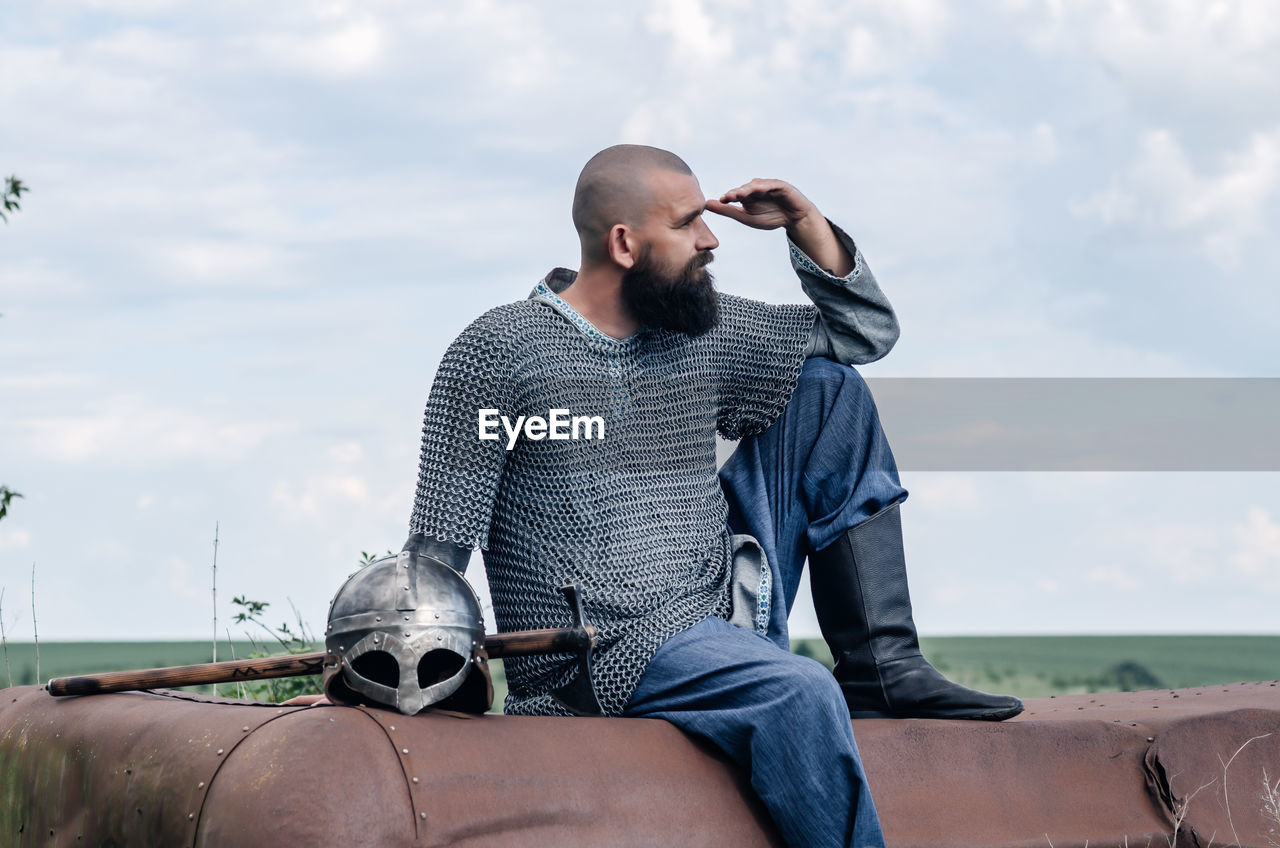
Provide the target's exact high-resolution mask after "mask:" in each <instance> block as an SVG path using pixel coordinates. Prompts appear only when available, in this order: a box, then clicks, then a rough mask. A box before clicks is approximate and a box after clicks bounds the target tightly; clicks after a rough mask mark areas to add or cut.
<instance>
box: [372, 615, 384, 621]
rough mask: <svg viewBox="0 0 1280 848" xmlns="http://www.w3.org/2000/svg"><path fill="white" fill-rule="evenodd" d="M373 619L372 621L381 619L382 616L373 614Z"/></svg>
mask: <svg viewBox="0 0 1280 848" xmlns="http://www.w3.org/2000/svg"><path fill="white" fill-rule="evenodd" d="M373 620H374V621H382V616H380V615H375V616H374V617H373Z"/></svg>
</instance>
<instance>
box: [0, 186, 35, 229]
mask: <svg viewBox="0 0 1280 848" xmlns="http://www.w3.org/2000/svg"><path fill="white" fill-rule="evenodd" d="M28 191H30V189H29V188H27V186H26V185H25V184H24V183H23V182H22V180H20V179H18V178H17V177H14V176H9V177H5V180H4V192H3V193H0V206H3V207H4V208H3V210H0V221H4V222H5V223H6V224H7V223H9V213H10V212H17V211H19V210H21V209H22V207H21V206H20V205H19V204H18V201H19V199H20V198H21V197H22V195H23V193H24V192H28Z"/></svg>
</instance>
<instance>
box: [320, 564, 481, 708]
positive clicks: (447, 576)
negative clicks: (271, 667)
mask: <svg viewBox="0 0 1280 848" xmlns="http://www.w3.org/2000/svg"><path fill="white" fill-rule="evenodd" d="M325 648H326V650H327V651H328V653H329V657H327V658H326V662H325V669H324V690H325V694H326V695H327V696H328V697H329V698H330V700H332V701H335V702H338V703H373V704H378V705H381V706H387V707H393V708H395V709H397V710H399V711H400V712H401V713H404V714H405V715H413V714H415V713H418V712H420V711H422V710H423V709H426V708H427V707H431V706H437V705H439V706H443V707H449V708H452V709H459V710H465V711H468V712H484V711H486V710H488V709H489V707H490V705H491V704H492V702H493V687H492V685H491V683H490V681H489V674H488V667H487V665H486V663H485V660H486V656H485V654H484V618H483V616H482V614H481V611H480V600H479V598H477V597H476V594H475V591H474V590H473V589H472V588H471V584H469V583H468V582H467V581H466V579H465V578H463V576H462V575H461V574H459V573H458V572H457V571H454V570H453V569H452V568H450V567H449V566H447V565H445V564H444V563H442V562H440V561H439V560H436V559H433V558H431V557H428V556H421V555H417V554H414V553H412V552H410V551H404V552H401V553H400V554H399V555H397V556H391V557H384V558H382V559H378V560H374V561H373V562H371V563H370V564H369V565H367V566H365V567H364V568H362V569H360V570H359V571H357V572H356V573H355V574H352V575H351V576H350V577H349V578H347V582H346V583H344V584H343V585H342V588H340V589H339V590H338V593H337V594H336V595H335V596H334V598H333V602H332V603H331V604H330V606H329V625H328V627H327V628H326V629H325Z"/></svg>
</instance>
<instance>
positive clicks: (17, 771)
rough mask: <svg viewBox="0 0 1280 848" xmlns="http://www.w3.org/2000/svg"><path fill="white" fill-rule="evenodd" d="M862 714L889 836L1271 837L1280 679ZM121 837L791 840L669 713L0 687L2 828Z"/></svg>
mask: <svg viewBox="0 0 1280 848" xmlns="http://www.w3.org/2000/svg"><path fill="white" fill-rule="evenodd" d="M797 731H798V732H803V729H799V728H798V729H797ZM854 733H855V736H856V737H857V740H858V744H859V747H860V749H861V751H862V754H863V759H864V762H865V763H866V768H867V773H868V776H869V778H870V780H871V785H872V791H873V793H874V795H875V797H876V801H877V805H878V807H879V809H880V813H881V818H882V821H883V825H884V830H885V836H886V839H887V840H888V844H889V845H890V846H895V848H897V846H901V847H902V848H907V846H984V848H996V847H997V846H1040V848H1045V846H1048V845H1050V844H1052V845H1053V846H1054V848H1072V847H1074V848H1084V846H1085V845H1086V843H1087V844H1089V845H1092V846H1095V848H1097V846H1120V845H1125V844H1126V843H1127V844H1128V845H1131V846H1135V848H1137V846H1146V845H1160V846H1165V845H1168V844H1169V841H1170V839H1171V837H1172V835H1173V832H1174V828H1175V826H1176V827H1177V829H1178V837H1177V844H1178V845H1181V846H1205V845H1208V844H1210V841H1211V840H1212V844H1214V845H1231V844H1239V845H1241V846H1268V845H1270V844H1271V843H1269V842H1268V839H1275V840H1277V841H1280V823H1276V822H1269V821H1267V820H1266V818H1265V816H1264V814H1263V804H1262V801H1261V799H1260V797H1259V796H1260V793H1261V788H1262V772H1263V770H1264V769H1265V770H1266V772H1267V774H1268V776H1269V778H1270V780H1271V781H1272V782H1273V784H1274V783H1275V781H1277V780H1280V687H1277V685H1276V684H1275V683H1249V684H1235V685H1231V686H1216V687H1205V688H1203V689H1188V690H1180V691H1176V692H1170V691H1168V690H1164V691H1158V692H1138V693H1129V694H1107V695H1079V696H1070V697H1059V698H1044V699H1031V700H1029V701H1028V702H1027V711H1026V712H1025V713H1023V714H1022V715H1021V716H1018V717H1017V718H1016V719H1013V720H1011V721H1007V722H1003V723H1000V724H992V723H987V722H963V721H952V722H946V721H929V720H916V719H911V720H885V719H875V720H862V721H857V722H855V723H854ZM1233 756H1234V759H1232V758H1233ZM1269 828H1275V831H1274V832H1269ZM113 843H114V844H118V845H166V846H167V845H197V846H232V845H234V846H245V848H253V846H267V845H273V846H278V845H291V844H299V845H301V844H305V845H311V846H330V845H332V846H337V845H344V846H348V845H382V846H410V845H413V846H420V845H422V846H425V845H430V846H467V847H468V848H471V847H472V846H482V845H483V846H517V845H519V846H544V845H545V846H576V845H584V846H585V845H592V846H595V845H654V844H663V843H669V844H671V845H681V846H684V845H735V846H757V845H758V846H766V845H775V846H776V845H779V844H780V842H779V840H778V837H777V835H776V832H774V830H773V829H772V826H771V824H770V822H769V820H768V818H767V816H766V815H765V814H764V813H763V812H762V811H761V810H760V807H759V805H758V804H757V803H756V801H755V799H754V796H753V795H752V794H751V792H750V790H749V788H748V787H747V784H746V783H745V782H744V780H743V778H742V776H741V775H739V774H738V773H737V772H736V771H735V770H734V769H733V768H732V767H730V766H729V765H728V764H727V763H725V762H724V761H723V760H721V759H720V758H718V757H716V756H714V755H712V754H710V753H709V752H707V751H706V750H704V749H702V748H701V747H699V746H698V745H696V744H694V743H693V742H691V741H690V740H689V739H688V738H686V737H685V736H683V735H682V734H681V733H679V732H678V731H676V730H675V729H674V728H673V727H671V726H670V725H668V724H666V723H664V722H660V721H652V720H644V719H588V718H577V719H549V718H521V717H514V716H466V715H462V714H453V713H444V712H434V713H429V714H424V715H419V716H413V717H406V716H402V715H399V714H398V713H395V712H391V711H383V710H373V709H365V708H355V707H311V708H306V707H296V708H281V707H274V706H260V705H249V704H244V703H238V702H213V699H207V698H198V697H193V696H178V695H175V694H168V695H163V694H117V695H101V696H95V697H91V698H70V699H55V698H52V697H50V696H49V695H48V694H47V693H45V692H43V691H42V690H40V689H38V688H36V687H21V688H18V689H8V690H0V845H5V846H8V845H36V844H39V845H58V846H61V845H85V844H96V845H103V844H113Z"/></svg>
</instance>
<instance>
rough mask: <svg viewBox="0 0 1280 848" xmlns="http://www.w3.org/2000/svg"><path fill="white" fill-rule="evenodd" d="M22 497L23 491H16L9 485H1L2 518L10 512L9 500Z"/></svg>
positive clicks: (0, 512) (0, 510) (0, 513)
mask: <svg viewBox="0 0 1280 848" xmlns="http://www.w3.org/2000/svg"><path fill="white" fill-rule="evenodd" d="M20 497H22V493H21V492H15V491H13V490H12V489H10V488H9V487H8V486H0V518H4V517H5V516H6V515H8V514H9V501H11V500H13V499H14V498H20Z"/></svg>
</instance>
